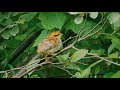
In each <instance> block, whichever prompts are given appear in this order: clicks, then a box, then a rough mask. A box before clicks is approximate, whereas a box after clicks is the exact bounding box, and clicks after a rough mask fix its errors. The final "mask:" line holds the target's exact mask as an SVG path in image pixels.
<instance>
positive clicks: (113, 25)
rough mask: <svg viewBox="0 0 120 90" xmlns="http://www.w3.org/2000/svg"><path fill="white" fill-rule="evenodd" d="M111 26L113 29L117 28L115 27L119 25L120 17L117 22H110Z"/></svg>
mask: <svg viewBox="0 0 120 90" xmlns="http://www.w3.org/2000/svg"><path fill="white" fill-rule="evenodd" d="M111 27H112V29H114V30H115V29H117V28H119V27H120V19H119V20H118V21H117V22H115V23H114V24H112V25H111Z"/></svg>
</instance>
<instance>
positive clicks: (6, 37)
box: [1, 30, 11, 39]
mask: <svg viewBox="0 0 120 90" xmlns="http://www.w3.org/2000/svg"><path fill="white" fill-rule="evenodd" d="M1 36H2V37H3V38H4V39H9V38H10V37H11V35H10V33H9V30H7V31H4V32H2V33H1Z"/></svg>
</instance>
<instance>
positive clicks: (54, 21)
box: [38, 12, 66, 29]
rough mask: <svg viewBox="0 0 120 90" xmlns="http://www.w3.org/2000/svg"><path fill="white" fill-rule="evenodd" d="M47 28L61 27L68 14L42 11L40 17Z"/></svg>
mask: <svg viewBox="0 0 120 90" xmlns="http://www.w3.org/2000/svg"><path fill="white" fill-rule="evenodd" d="M38 19H39V20H41V23H42V25H43V27H44V28H45V29H54V28H58V29H61V28H62V26H63V25H64V23H65V20H66V16H65V14H64V13H62V12H41V13H40V14H39V17H38Z"/></svg>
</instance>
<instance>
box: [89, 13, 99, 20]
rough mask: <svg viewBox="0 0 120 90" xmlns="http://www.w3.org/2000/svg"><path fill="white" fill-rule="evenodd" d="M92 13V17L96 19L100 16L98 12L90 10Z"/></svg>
mask: <svg viewBox="0 0 120 90" xmlns="http://www.w3.org/2000/svg"><path fill="white" fill-rule="evenodd" d="M89 13H90V17H91V18H93V19H96V18H97V17H98V12H89Z"/></svg>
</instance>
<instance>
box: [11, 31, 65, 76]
mask: <svg viewBox="0 0 120 90" xmlns="http://www.w3.org/2000/svg"><path fill="white" fill-rule="evenodd" d="M62 35H63V34H62V33H61V32H59V31H54V32H52V33H50V34H49V35H48V36H46V37H45V38H44V39H43V40H42V41H41V42H40V43H39V44H38V47H37V50H36V52H37V54H36V55H35V56H34V57H33V58H32V59H31V60H30V61H29V62H28V64H27V65H29V64H31V63H33V62H34V60H36V59H37V58H39V56H40V55H43V56H45V58H46V60H45V61H46V62H47V61H49V59H48V58H47V56H48V55H54V53H55V52H57V51H58V50H60V49H61V48H62V47H63V44H62V40H61V37H62ZM35 68H36V67H35ZM26 71H27V70H20V71H19V72H18V73H17V74H16V75H13V76H12V78H20V77H21V75H22V74H23V73H25V72H26Z"/></svg>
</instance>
